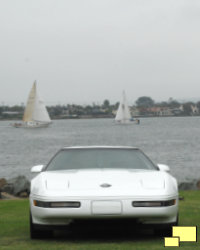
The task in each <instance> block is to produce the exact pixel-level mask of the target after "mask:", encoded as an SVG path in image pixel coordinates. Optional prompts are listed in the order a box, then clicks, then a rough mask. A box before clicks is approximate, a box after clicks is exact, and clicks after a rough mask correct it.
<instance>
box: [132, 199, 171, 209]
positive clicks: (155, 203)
mask: <svg viewBox="0 0 200 250" xmlns="http://www.w3.org/2000/svg"><path fill="white" fill-rule="evenodd" d="M175 204H176V199H173V200H168V201H133V202H132V206H133V207H169V206H173V205H175Z"/></svg>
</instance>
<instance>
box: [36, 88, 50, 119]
mask: <svg viewBox="0 0 200 250" xmlns="http://www.w3.org/2000/svg"><path fill="white" fill-rule="evenodd" d="M32 120H33V121H36V122H44V123H50V122H51V119H50V117H49V114H48V112H47V109H46V107H45V105H44V102H43V101H42V99H41V98H40V96H39V94H38V92H36V95H35V105H34V110H33V114H32Z"/></svg>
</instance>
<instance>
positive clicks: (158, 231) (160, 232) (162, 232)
mask: <svg viewBox="0 0 200 250" xmlns="http://www.w3.org/2000/svg"><path fill="white" fill-rule="evenodd" d="M178 218H179V217H178V214H177V216H176V221H175V222H174V223H172V224H168V225H166V226H165V227H164V228H155V229H154V233H155V235H157V236H162V237H164V236H172V227H173V226H178Z"/></svg>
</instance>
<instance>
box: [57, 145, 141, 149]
mask: <svg viewBox="0 0 200 250" xmlns="http://www.w3.org/2000/svg"><path fill="white" fill-rule="evenodd" d="M95 148H99V149H134V150H138V149H139V148H137V147H131V146H103V145H101V146H68V147H63V148H62V149H95Z"/></svg>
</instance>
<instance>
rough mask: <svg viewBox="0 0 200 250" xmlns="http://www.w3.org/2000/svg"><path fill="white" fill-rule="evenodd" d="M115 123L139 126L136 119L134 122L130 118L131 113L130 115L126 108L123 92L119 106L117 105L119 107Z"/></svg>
mask: <svg viewBox="0 0 200 250" xmlns="http://www.w3.org/2000/svg"><path fill="white" fill-rule="evenodd" d="M115 122H116V123H119V124H130V123H137V124H139V120H138V119H136V120H134V119H133V118H132V117H131V113H130V110H129V107H128V103H127V99H126V94H125V91H123V93H122V99H121V101H120V104H119V107H118V110H117V114H116V117H115Z"/></svg>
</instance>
